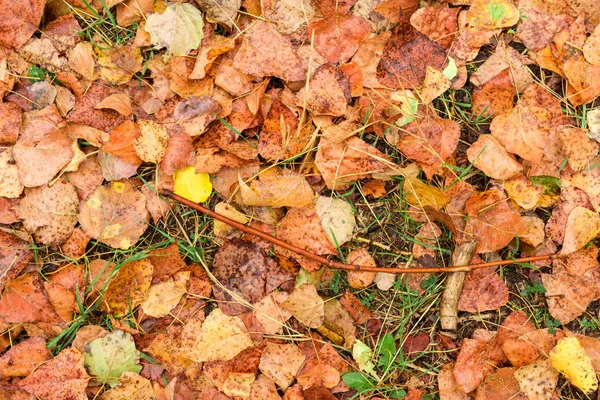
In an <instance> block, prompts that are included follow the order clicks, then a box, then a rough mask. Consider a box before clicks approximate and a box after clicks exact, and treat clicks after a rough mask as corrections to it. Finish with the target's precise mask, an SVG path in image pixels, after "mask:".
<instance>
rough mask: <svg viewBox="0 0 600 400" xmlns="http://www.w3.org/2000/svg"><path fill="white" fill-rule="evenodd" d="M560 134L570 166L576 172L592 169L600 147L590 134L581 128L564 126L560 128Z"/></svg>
mask: <svg viewBox="0 0 600 400" xmlns="http://www.w3.org/2000/svg"><path fill="white" fill-rule="evenodd" d="M558 134H559V135H560V141H561V142H562V145H563V150H564V152H565V154H566V156H567V161H568V163H569V166H570V167H571V168H573V170H574V171H581V170H583V169H584V168H590V166H591V163H592V160H593V159H594V158H595V157H596V156H597V155H598V150H599V149H600V145H599V144H598V143H596V142H594V141H593V140H591V139H590V138H589V135H588V132H587V131H586V130H585V129H581V128H573V127H567V126H563V127H561V128H559V130H558Z"/></svg>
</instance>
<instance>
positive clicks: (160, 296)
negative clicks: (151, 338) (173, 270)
mask: <svg viewBox="0 0 600 400" xmlns="http://www.w3.org/2000/svg"><path fill="white" fill-rule="evenodd" d="M174 278H175V279H173V278H169V279H168V280H167V281H165V282H160V283H157V284H154V285H152V286H150V289H149V290H148V295H147V297H146V298H145V299H144V301H143V302H142V304H141V305H140V306H141V308H142V310H143V311H144V313H145V314H147V315H150V316H152V317H156V318H160V317H164V316H166V315H168V314H169V311H171V310H172V309H173V307H175V306H176V305H177V303H179V300H180V299H181V297H182V296H183V295H184V294H185V292H186V285H187V281H188V280H189V278H190V272H189V271H184V272H178V273H177V274H176V275H175V277H174Z"/></svg>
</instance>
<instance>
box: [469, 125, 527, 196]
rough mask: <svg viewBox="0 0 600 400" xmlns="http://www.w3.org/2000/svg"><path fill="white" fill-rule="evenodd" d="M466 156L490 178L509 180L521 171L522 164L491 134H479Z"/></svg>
mask: <svg viewBox="0 0 600 400" xmlns="http://www.w3.org/2000/svg"><path fill="white" fill-rule="evenodd" d="M467 157H468V158H469V162H471V163H473V165H475V167H477V168H479V169H480V170H481V171H482V172H483V173H484V174H486V175H487V176H489V177H490V178H494V179H500V180H509V179H512V178H515V177H517V176H519V175H520V174H521V173H522V171H523V166H522V165H521V164H520V163H519V162H518V161H517V160H516V159H515V157H514V156H513V155H512V154H510V153H509V152H507V151H506V149H505V148H504V146H502V144H500V142H498V141H497V140H496V139H495V138H494V136H492V135H480V136H479V138H478V139H477V141H476V142H475V143H473V144H472V145H471V147H469V149H468V150H467ZM536 203H537V202H536Z"/></svg>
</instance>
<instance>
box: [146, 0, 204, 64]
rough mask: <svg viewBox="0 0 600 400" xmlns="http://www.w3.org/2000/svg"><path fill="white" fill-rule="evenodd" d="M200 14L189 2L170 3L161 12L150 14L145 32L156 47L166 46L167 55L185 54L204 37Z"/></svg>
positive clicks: (195, 46)
mask: <svg viewBox="0 0 600 400" xmlns="http://www.w3.org/2000/svg"><path fill="white" fill-rule="evenodd" d="M203 27H204V22H203V21H202V14H201V13H200V10H198V9H197V8H196V7H194V6H193V5H191V4H187V3H183V4H172V5H170V6H168V7H167V8H166V9H165V10H164V12H163V13H162V14H150V15H148V18H147V20H146V27H145V29H146V32H148V33H149V34H150V36H151V41H152V44H153V45H155V46H156V48H157V49H160V48H163V47H166V48H167V56H187V55H188V53H189V52H190V51H191V50H196V49H197V48H198V46H200V42H201V41H202V38H203V37H204V32H203V31H202V28H203Z"/></svg>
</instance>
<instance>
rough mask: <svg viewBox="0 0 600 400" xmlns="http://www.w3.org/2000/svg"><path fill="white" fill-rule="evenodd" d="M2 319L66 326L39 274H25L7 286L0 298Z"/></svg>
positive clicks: (14, 321)
mask: <svg viewBox="0 0 600 400" xmlns="http://www.w3.org/2000/svg"><path fill="white" fill-rule="evenodd" d="M0 318H2V319H3V320H4V321H6V322H8V323H24V322H47V323H50V324H59V325H61V326H62V325H64V323H63V321H62V320H61V319H60V317H59V316H58V314H57V313H56V311H55V310H54V308H53V307H52V304H50V301H49V299H48V294H47V293H46V289H45V288H44V285H43V283H42V280H41V278H40V275H39V274H38V273H37V272H29V273H26V274H23V275H21V276H19V277H18V278H16V279H13V280H12V281H11V282H9V283H7V284H6V285H5V287H4V293H3V295H2V298H0Z"/></svg>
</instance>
